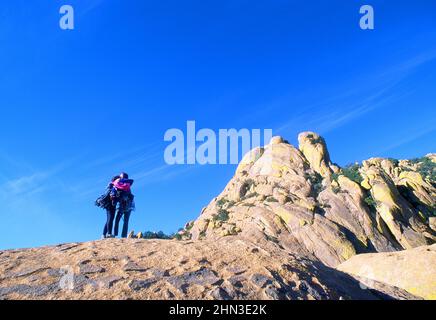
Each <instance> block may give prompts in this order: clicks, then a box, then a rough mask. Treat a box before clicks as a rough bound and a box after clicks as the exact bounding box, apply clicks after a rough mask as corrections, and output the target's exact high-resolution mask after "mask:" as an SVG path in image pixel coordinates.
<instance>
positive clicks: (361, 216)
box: [189, 132, 436, 267]
mask: <svg viewBox="0 0 436 320" xmlns="http://www.w3.org/2000/svg"><path fill="white" fill-rule="evenodd" d="M299 143H300V145H299V148H295V147H294V146H292V145H290V144H289V143H287V142H286V141H285V140H284V139H283V138H281V137H274V138H273V139H272V141H271V143H270V144H269V145H267V146H265V147H264V148H256V149H254V150H252V151H251V152H250V153H248V154H247V155H246V156H245V157H244V159H243V160H242V162H241V163H240V165H239V167H238V168H237V170H236V174H235V176H234V177H233V179H232V180H231V181H230V182H229V184H228V185H227V186H226V188H225V190H224V191H223V192H222V193H221V194H220V195H219V196H218V197H217V198H215V199H214V200H213V201H212V202H211V203H210V204H209V205H208V206H207V207H206V208H205V209H204V210H203V212H202V214H201V216H200V217H199V218H198V219H197V221H195V223H194V225H193V226H191V229H190V231H189V233H190V236H191V237H192V239H196V240H199V239H215V240H216V239H220V238H222V237H226V236H235V235H238V237H239V238H243V239H248V240H250V241H254V242H256V243H258V244H259V245H263V244H265V243H270V242H272V243H274V244H275V245H276V246H278V247H281V248H283V250H286V251H288V252H293V253H295V252H297V253H299V254H302V255H304V256H306V257H308V258H313V259H317V260H319V261H321V262H322V263H324V264H326V265H328V266H331V267H335V266H337V265H339V264H340V263H342V262H344V261H346V260H348V259H349V258H351V257H353V256H355V255H356V254H361V253H370V252H392V251H397V250H403V249H411V248H415V247H418V246H423V245H429V244H432V243H434V242H435V240H436V238H435V232H434V230H433V229H432V227H431V221H432V217H433V216H435V215H436V213H435V210H434V208H435V203H436V200H435V199H436V191H435V190H436V189H435V187H434V181H430V180H428V179H427V180H426V179H424V177H422V175H421V174H420V173H419V172H418V167H419V163H415V164H414V166H413V165H412V164H411V163H408V162H405V163H403V165H401V162H400V161H397V162H396V161H393V160H389V159H379V158H377V159H370V160H368V161H365V162H364V163H363V165H361V166H360V165H355V166H353V167H351V168H339V167H338V166H336V165H334V164H332V162H331V159H330V155H329V152H328V150H327V145H326V142H325V140H324V139H323V138H322V137H320V136H319V135H317V134H316V133H313V132H305V133H302V134H300V136H299ZM406 165H407V166H406ZM413 170H415V171H413Z"/></svg>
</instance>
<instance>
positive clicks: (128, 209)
mask: <svg viewBox="0 0 436 320" xmlns="http://www.w3.org/2000/svg"><path fill="white" fill-rule="evenodd" d="M133 182H134V180H132V179H129V175H128V174H127V173H122V174H120V177H119V179H117V180H115V181H114V182H113V189H112V192H111V198H112V203H113V205H114V207H115V208H116V207H117V206H118V212H117V216H116V218H115V237H117V236H118V230H119V225H120V221H121V218H123V230H122V231H121V237H122V238H127V233H128V231H129V220H130V214H131V213H132V211H133V210H135V201H134V195H133V194H132V190H131V188H132V185H133Z"/></svg>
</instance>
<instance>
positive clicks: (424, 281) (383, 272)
mask: <svg viewBox="0 0 436 320" xmlns="http://www.w3.org/2000/svg"><path fill="white" fill-rule="evenodd" d="M435 266H436V245H433V246H424V247H420V248H417V249H413V250H408V251H403V252H398V253H385V254H366V255H360V256H356V257H354V258H351V259H350V260H348V261H347V262H345V263H344V264H341V265H340V266H339V267H338V270H340V271H343V272H346V273H349V274H351V275H353V276H357V277H360V278H362V281H363V282H364V283H370V282H371V281H374V280H375V281H379V282H383V283H387V284H390V285H392V286H395V287H398V288H401V289H404V290H406V291H408V292H410V293H411V294H414V295H417V296H419V297H422V298H424V299H429V300H436V267H435Z"/></svg>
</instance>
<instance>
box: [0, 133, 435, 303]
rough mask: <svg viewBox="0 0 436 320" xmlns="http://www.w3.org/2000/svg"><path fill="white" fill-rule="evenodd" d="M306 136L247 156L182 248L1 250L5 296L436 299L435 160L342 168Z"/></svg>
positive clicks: (161, 243)
mask: <svg viewBox="0 0 436 320" xmlns="http://www.w3.org/2000/svg"><path fill="white" fill-rule="evenodd" d="M298 140H299V144H300V145H299V147H298V148H296V147H294V146H292V145H290V144H289V143H288V142H286V141H285V140H284V139H283V138H281V137H274V138H273V139H272V140H271V143H270V144H269V145H267V146H265V147H262V148H256V149H254V150H252V151H251V152H249V153H248V154H247V155H246V156H245V157H244V158H243V160H242V161H241V163H240V164H239V166H238V168H237V169H236V173H235V176H234V177H233V178H232V179H231V181H230V182H229V183H228V185H227V186H226V187H225V189H224V191H223V192H222V193H221V194H220V195H219V196H218V197H216V198H215V199H213V200H212V202H211V203H210V204H209V205H208V206H207V207H206V208H204V209H203V211H202V212H201V215H200V217H199V218H198V219H197V220H196V221H193V222H190V223H187V224H186V226H185V229H184V230H182V231H181V232H179V233H178V234H177V237H176V238H177V239H178V240H144V239H138V238H146V235H147V233H145V234H144V233H139V234H138V235H137V236H135V234H134V233H133V232H132V233H131V237H130V239H127V240H116V239H108V240H102V241H98V242H90V243H83V244H68V245H59V246H55V247H46V248H40V249H29V250H15V251H3V252H0V299H15V298H17V299H29V298H31V299H219V300H226V299H316V300H322V299H420V298H426V299H429V298H430V299H434V298H435V294H436V292H435V291H436V289H435V286H434V283H435V281H436V275H435V267H434V265H435V263H434V259H435V257H434V255H435V254H434V246H432V247H430V246H431V245H432V244H434V243H435V241H436V231H435V230H436V221H435V218H436V211H435V210H436V188H435V185H436V183H435V180H436V179H435V174H436V172H435V163H436V156H435V155H434V154H429V155H427V156H425V157H423V158H421V159H414V160H402V161H397V160H393V159H381V158H373V159H369V160H367V161H364V162H363V164H362V165H359V164H355V165H352V166H348V167H345V168H340V167H339V166H338V165H336V164H334V163H332V161H331V158H330V154H329V152H328V149H327V145H326V142H325V140H324V139H323V138H322V137H320V136H319V135H317V134H316V133H313V132H305V133H302V134H300V136H299V139H298ZM180 240H182V241H180ZM415 248H418V249H415ZM403 250H407V251H403ZM399 251H402V252H400V253H397V252H399ZM368 254H369V255H368ZM335 268H338V269H335ZM365 268H366V269H365ZM368 268H369V270H373V273H368V272H366V271H365V270H367V269H368ZM399 268H401V272H405V273H407V275H405V276H404V274H405V273H402V275H403V276H402V279H397V280H395V279H394V278H393V277H392V274H398V272H399V271H398V270H399ZM408 270H410V273H408ZM395 272H397V273H395ZM413 283H415V284H416V285H415V286H414V285H412V284H413ZM70 284H71V286H70Z"/></svg>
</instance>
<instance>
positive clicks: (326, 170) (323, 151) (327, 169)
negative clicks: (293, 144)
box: [298, 132, 333, 176]
mask: <svg viewBox="0 0 436 320" xmlns="http://www.w3.org/2000/svg"><path fill="white" fill-rule="evenodd" d="M298 142H299V144H300V150H301V152H302V153H303V154H304V156H305V157H306V159H307V161H308V162H309V163H310V165H311V167H312V168H313V170H315V171H316V172H317V173H319V174H320V175H322V176H328V175H330V174H331V173H332V172H333V170H332V168H331V165H332V164H331V162H330V155H329V153H328V150H327V145H326V143H325V141H324V139H323V138H322V137H321V136H319V135H318V134H316V133H314V132H303V133H301V134H300V135H299V136H298Z"/></svg>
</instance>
